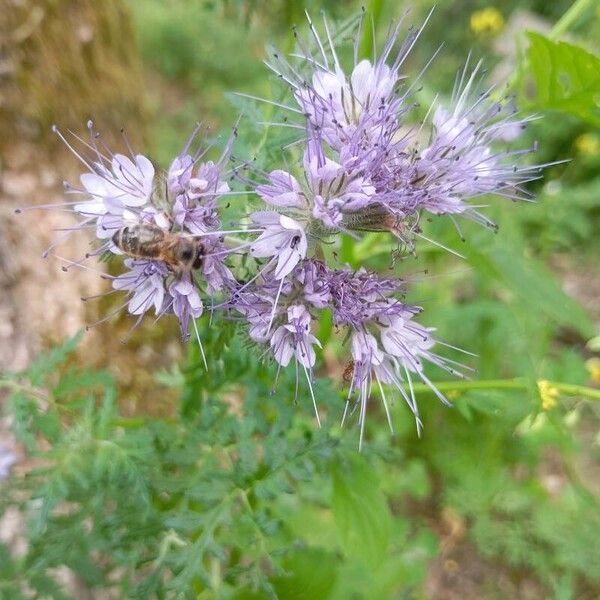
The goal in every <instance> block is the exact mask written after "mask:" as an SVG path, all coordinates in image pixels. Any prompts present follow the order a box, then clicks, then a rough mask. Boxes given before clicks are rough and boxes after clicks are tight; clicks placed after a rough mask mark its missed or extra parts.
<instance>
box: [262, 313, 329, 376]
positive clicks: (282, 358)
mask: <svg viewBox="0 0 600 600" xmlns="http://www.w3.org/2000/svg"><path fill="white" fill-rule="evenodd" d="M310 323H311V316H310V313H309V312H308V311H307V310H306V308H305V307H304V306H302V305H298V304H294V305H292V306H290V307H289V308H288V309H287V323H286V324H285V325H281V326H280V327H278V328H277V329H276V330H275V331H274V333H273V335H272V336H271V348H272V349H273V356H274V357H275V360H276V361H277V362H278V363H279V364H280V365H281V366H282V367H287V366H288V364H289V362H290V359H291V358H292V356H295V358H296V361H298V362H299V363H300V364H301V365H302V366H303V367H304V368H306V369H311V368H312V367H314V365H315V358H316V357H315V351H314V348H313V345H317V346H319V348H320V347H321V344H320V343H319V340H317V338H316V337H315V336H314V335H312V333H311V332H310Z"/></svg>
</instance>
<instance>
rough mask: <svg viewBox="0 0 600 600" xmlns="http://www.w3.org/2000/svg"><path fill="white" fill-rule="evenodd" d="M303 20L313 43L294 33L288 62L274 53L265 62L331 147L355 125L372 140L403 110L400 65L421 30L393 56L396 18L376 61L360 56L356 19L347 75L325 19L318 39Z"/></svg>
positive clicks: (338, 144)
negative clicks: (294, 44) (293, 48)
mask: <svg viewBox="0 0 600 600" xmlns="http://www.w3.org/2000/svg"><path fill="white" fill-rule="evenodd" d="M308 22H309V26H310V30H311V34H312V37H313V39H314V42H315V43H314V44H311V43H309V42H307V41H305V40H302V39H301V38H300V37H299V36H297V42H298V51H296V52H295V54H294V57H295V60H294V61H293V64H292V63H290V62H288V61H286V60H285V59H283V58H282V57H281V56H280V55H273V56H272V57H271V60H270V61H269V62H267V65H268V66H269V68H271V70H273V71H274V72H275V73H276V74H277V75H279V76H280V78H281V79H282V80H283V81H285V82H286V83H287V84H288V85H289V86H290V87H291V88H292V90H293V94H294V99H295V101H296V102H297V104H298V106H299V108H300V110H301V112H302V113H303V114H304V116H305V118H306V119H307V121H308V123H309V124H310V126H311V127H312V128H314V129H318V130H320V131H321V132H322V135H323V137H324V139H325V140H326V141H327V143H328V144H329V146H330V147H331V148H333V149H334V150H336V151H341V150H342V148H343V146H344V145H345V144H347V143H348V140H349V139H350V138H352V137H353V136H354V134H355V132H356V131H357V129H361V131H362V134H363V135H364V136H365V140H366V141H368V142H369V143H374V142H375V140H376V139H377V138H379V137H380V135H381V132H382V130H383V129H385V128H387V127H388V126H389V125H390V123H394V124H397V123H398V121H399V118H400V117H401V116H402V114H403V112H405V110H406V107H405V106H404V104H405V100H406V96H407V93H406V92H404V93H402V94H400V93H399V92H398V91H397V88H398V84H399V83H400V81H401V80H402V79H403V78H404V77H403V76H402V75H401V74H400V67H401V66H402V64H403V62H404V60H405V59H406V56H407V55H408V53H409V52H410V49H411V48H412V46H413V45H414V42H415V40H416V38H417V37H418V35H419V34H420V32H421V30H417V31H414V32H412V33H411V34H410V35H409V36H408V37H407V39H406V40H405V41H404V43H403V44H401V45H400V49H399V52H398V53H397V54H395V55H394V56H392V52H393V49H394V47H396V46H397V40H398V37H399V34H400V25H401V24H400V23H398V24H397V25H396V26H395V27H394V28H393V29H392V31H391V34H390V36H389V37H388V39H387V41H386V43H385V45H384V47H383V49H382V52H381V53H380V54H379V56H378V57H377V59H376V60H374V61H373V62H372V61H370V60H366V59H363V60H359V59H358V47H359V45H360V39H361V31H362V18H361V21H360V23H359V27H358V29H357V31H356V34H355V38H354V61H353V65H352V67H351V68H350V69H349V74H348V75H347V74H346V70H345V69H344V68H343V66H342V64H341V63H340V60H339V58H338V52H337V49H336V47H335V45H334V43H333V41H332V36H331V34H330V31H329V27H328V24H327V21H326V20H325V19H323V25H324V29H325V34H326V35H325V36H324V38H323V39H322V38H321V36H320V35H319V33H318V32H317V29H316V27H315V26H314V25H313V23H312V22H311V20H310V17H309V18H308ZM421 29H422V28H421ZM311 46H314V49H313V48H311ZM388 62H389V64H388Z"/></svg>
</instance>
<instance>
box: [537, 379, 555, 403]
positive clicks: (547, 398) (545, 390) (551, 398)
mask: <svg viewBox="0 0 600 600" xmlns="http://www.w3.org/2000/svg"><path fill="white" fill-rule="evenodd" d="M537 383H538V390H539V392H540V398H541V399H542V409H543V410H550V409H551V408H554V407H555V406H556V399H557V398H558V396H559V395H560V391H559V389H558V388H557V387H554V386H553V385H550V382H549V381H547V380H546V379H540V380H539V381H538V382H537Z"/></svg>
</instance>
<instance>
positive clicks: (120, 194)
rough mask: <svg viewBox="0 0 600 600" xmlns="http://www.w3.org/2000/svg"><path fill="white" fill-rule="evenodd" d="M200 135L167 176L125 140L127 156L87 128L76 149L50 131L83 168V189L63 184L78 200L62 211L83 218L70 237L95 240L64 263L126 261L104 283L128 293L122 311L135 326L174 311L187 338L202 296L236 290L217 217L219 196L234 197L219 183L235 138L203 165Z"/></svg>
mask: <svg viewBox="0 0 600 600" xmlns="http://www.w3.org/2000/svg"><path fill="white" fill-rule="evenodd" d="M199 130H200V128H199V127H197V128H196V129H195V130H194V132H193V134H192V136H191V137H190V139H189V140H188V142H187V143H186V145H185V147H184V149H183V150H182V152H181V153H180V154H179V156H177V157H176V158H175V159H174V160H173V162H172V163H171V166H170V167H169V169H168V171H167V172H166V173H165V172H162V171H160V170H158V169H157V168H156V167H155V166H154V165H153V163H152V162H151V161H150V160H149V159H148V158H147V157H145V156H143V155H141V154H134V153H133V151H132V150H131V147H130V145H129V143H128V141H127V138H125V142H126V146H127V148H128V151H129V156H126V155H124V154H118V153H116V154H113V153H111V151H110V150H109V149H108V148H107V147H106V146H105V144H104V143H103V142H102V140H101V138H100V135H99V134H98V133H96V132H95V130H94V127H93V124H92V123H91V122H89V123H88V131H89V141H85V140H84V139H82V138H80V137H79V136H77V135H75V134H73V139H74V141H75V142H76V143H77V144H78V147H76V146H75V145H74V144H72V143H71V142H70V141H69V140H68V139H67V138H66V137H65V136H63V135H62V133H60V132H59V131H58V130H57V129H55V131H56V132H57V134H58V135H59V137H60V138H61V139H62V140H63V141H64V142H65V144H67V146H68V147H69V149H71V151H72V152H73V153H74V154H75V155H76V156H77V158H78V159H79V160H80V161H81V162H82V164H83V165H84V166H85V167H86V169H87V172H86V173H83V174H82V175H81V177H80V181H81V185H82V187H81V188H76V187H73V186H70V185H67V186H66V191H67V193H69V194H78V195H82V196H83V199H82V200H80V201H77V202H74V203H66V204H65V205H64V206H68V207H69V208H71V209H72V210H73V212H74V213H75V215H77V216H78V217H80V219H82V220H80V222H79V224H78V225H76V226H75V227H73V228H71V229H70V230H69V233H71V232H73V231H77V230H83V229H87V228H90V227H92V228H93V229H94V230H95V233H96V238H97V240H98V242H99V243H98V246H97V248H96V249H95V250H93V251H91V252H89V253H88V255H86V257H85V258H84V259H83V260H80V261H70V260H66V262H67V263H68V265H69V267H70V266H80V267H83V268H89V267H87V266H85V264H84V263H85V261H86V260H87V259H88V258H90V257H92V256H99V255H101V254H108V255H111V254H112V255H124V256H125V260H124V262H123V264H124V266H125V268H126V269H127V270H126V271H125V272H123V273H121V274H120V275H117V276H115V277H109V279H111V280H112V287H113V290H118V291H123V292H125V293H127V295H128V299H127V301H126V303H125V304H124V305H123V307H125V306H126V307H127V311H128V312H129V313H130V314H132V315H135V316H137V317H138V319H137V321H136V323H135V325H134V327H135V326H136V325H137V324H138V323H140V321H141V319H142V318H143V316H144V315H145V314H146V313H147V312H149V311H151V310H152V311H153V312H154V313H155V315H156V316H157V318H159V317H161V316H162V315H164V314H168V313H171V314H174V315H175V316H176V317H177V319H178V321H179V324H180V327H181V333H182V336H183V338H184V339H188V338H189V335H190V331H189V325H190V320H192V322H193V320H194V319H196V318H198V317H199V316H200V315H201V314H202V311H203V301H202V299H201V296H200V291H199V290H203V291H204V292H205V293H207V294H211V295H213V294H216V293H218V292H221V291H226V290H227V289H229V288H231V289H233V287H235V278H234V277H233V274H232V273H231V271H230V270H229V268H228V266H227V265H226V259H227V257H228V255H229V254H230V253H231V252H232V249H231V248H227V247H226V245H225V235H224V233H223V232H222V229H221V216H220V208H221V206H220V205H221V202H222V200H223V198H225V197H226V196H230V195H232V194H233V193H234V192H232V191H231V189H230V187H229V184H228V183H227V182H226V181H225V180H224V169H225V163H226V161H227V160H228V159H229V152H230V147H231V144H232V141H233V137H232V138H230V140H229V142H228V144H227V146H226V149H225V151H224V152H223V154H222V156H221V158H220V159H219V161H218V162H216V163H215V162H212V161H202V158H203V157H204V155H205V153H206V150H201V149H198V150H192V146H194V145H196V141H197V138H198V133H199ZM42 208H43V207H42ZM104 277H107V276H104ZM112 314H114V313H112ZM109 316H111V315H109ZM104 320H105V319H102V321H104ZM102 321H100V322H102ZM198 341H199V340H198Z"/></svg>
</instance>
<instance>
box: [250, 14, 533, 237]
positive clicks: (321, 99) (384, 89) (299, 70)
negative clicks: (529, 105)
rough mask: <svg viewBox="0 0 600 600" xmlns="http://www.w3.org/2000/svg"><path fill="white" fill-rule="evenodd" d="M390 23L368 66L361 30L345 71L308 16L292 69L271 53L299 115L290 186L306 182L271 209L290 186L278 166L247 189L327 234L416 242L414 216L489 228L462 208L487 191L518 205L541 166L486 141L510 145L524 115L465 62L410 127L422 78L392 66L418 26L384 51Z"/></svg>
mask: <svg viewBox="0 0 600 600" xmlns="http://www.w3.org/2000/svg"><path fill="white" fill-rule="evenodd" d="M400 25H401V23H398V24H397V26H396V27H395V28H394V29H393V31H392V32H391V35H390V36H389V38H388V39H387V41H386V43H385V45H384V47H383V49H382V51H381V52H380V54H379V55H378V57H377V58H376V60H374V61H373V62H371V61H369V60H367V59H362V60H359V57H358V45H359V37H360V30H361V28H362V23H361V26H360V27H359V32H358V34H357V36H356V39H355V44H354V48H355V52H354V64H353V65H352V67H351V68H350V69H349V70H348V71H345V70H344V68H343V67H342V65H341V63H340V60H339V58H338V52H337V50H336V46H335V44H334V42H333V39H332V35H331V33H330V30H329V27H328V24H327V22H326V21H325V20H324V29H325V32H326V36H325V39H324V40H322V39H321V37H320V36H319V34H318V33H317V30H316V28H315V26H314V25H313V23H312V22H310V21H309V26H310V32H311V34H312V38H313V42H314V43H313V44H310V43H309V41H306V40H302V39H301V38H300V37H299V36H297V40H298V46H299V50H298V51H297V52H296V53H295V54H294V55H293V56H294V58H295V59H294V60H293V62H288V61H286V60H285V59H284V58H282V57H281V56H280V55H278V54H275V55H273V56H272V57H271V60H270V62H269V63H268V65H269V66H270V68H271V69H272V70H273V71H274V72H275V73H277V75H278V76H279V77H280V79H281V80H282V81H284V82H286V83H287V85H288V86H289V87H290V89H291V91H292V98H293V103H292V104H291V105H290V106H287V107H285V105H284V107H285V108H287V109H288V110H289V111H290V113H291V114H292V115H301V117H302V123H301V125H302V127H303V128H305V130H306V132H307V134H306V135H307V140H306V151H305V155H304V162H303V169H302V174H301V176H300V177H299V178H298V179H299V180H301V181H306V182H307V184H308V185H307V187H306V189H305V190H303V192H304V196H305V197H304V198H303V202H302V203H301V204H299V203H298V202H295V203H293V204H281V202H280V200H281V198H282V195H284V196H285V197H286V202H287V201H288V200H287V196H288V195H289V194H290V193H294V194H296V197H297V195H298V194H300V193H301V190H300V189H299V186H298V183H297V179H294V177H293V175H292V174H290V173H286V172H283V171H281V170H277V171H273V172H272V173H270V174H269V175H268V179H269V185H267V186H263V187H259V188H258V192H259V193H260V194H261V195H262V197H263V198H264V199H265V201H267V202H268V203H270V204H275V205H278V206H285V207H294V208H295V209H300V210H304V211H305V214H306V216H305V219H306V220H307V221H308V222H309V227H314V221H315V220H319V221H321V222H322V223H323V225H324V226H325V227H327V228H332V229H338V230H344V229H346V230H351V231H352V230H376V231H379V230H387V231H391V232H392V233H393V234H395V235H396V236H397V237H399V238H400V239H402V240H403V241H404V242H406V243H410V242H411V239H412V238H413V237H415V236H417V237H418V236H419V235H420V230H419V228H418V223H419V218H418V217H419V215H420V214H421V213H423V212H427V213H430V214H433V215H449V216H450V217H453V216H455V215H459V216H464V217H468V218H471V219H474V220H476V221H478V222H480V223H482V224H484V225H487V226H490V227H495V225H494V224H493V223H492V222H491V221H490V220H489V219H488V218H487V217H485V216H484V215H483V214H482V213H481V212H479V211H478V208H480V207H478V206H477V205H474V204H473V203H472V202H471V201H472V200H474V199H477V198H479V197H480V196H482V195H484V194H490V193H493V194H497V195H499V196H504V197H506V198H510V199H515V200H516V199H527V198H528V193H527V192H526V191H525V190H524V189H523V187H522V186H523V184H524V183H526V182H528V181H530V180H532V179H535V178H537V177H538V176H539V171H540V168H541V167H540V166H539V165H535V166H521V165H518V164H516V162H515V161H516V159H517V158H518V157H519V156H520V155H522V154H524V153H528V152H532V151H533V150H534V148H519V149H515V150H506V149H505V150H497V149H495V144H497V143H502V145H503V146H506V144H507V143H509V142H512V141H514V140H515V139H516V138H518V137H519V134H520V133H521V131H522V130H523V128H524V127H525V125H526V123H527V122H528V121H529V120H530V118H521V117H519V116H518V115H517V112H516V109H515V108H514V106H513V103H512V101H511V100H510V98H496V97H495V96H496V94H495V91H494V89H493V88H487V89H485V88H483V87H482V69H481V63H478V64H476V65H475V66H474V67H473V68H472V69H471V68H470V67H469V62H468V61H467V64H466V65H465V67H464V69H462V71H461V72H460V73H459V74H458V76H457V80H456V84H455V89H454V93H453V96H452V98H451V99H450V102H449V104H448V105H443V104H442V103H438V102H437V101H436V102H434V104H433V105H432V106H431V107H429V110H428V113H427V114H428V117H429V116H430V117H431V118H427V119H426V120H425V121H423V122H422V123H421V125H420V126H412V125H411V123H413V122H415V121H416V120H417V119H415V118H414V117H413V118H411V113H413V111H414V109H416V108H417V106H418V105H417V104H416V103H415V102H414V101H413V96H414V90H415V86H416V84H417V83H418V80H419V78H420V76H421V75H419V77H417V78H416V79H415V80H414V81H412V82H410V81H409V80H408V78H407V76H406V75H404V74H403V73H402V71H401V67H402V65H403V64H404V62H405V60H406V57H407V55H408V53H409V52H410V50H411V48H412V47H413V45H414V44H415V42H416V41H417V39H418V37H419V35H420V33H421V31H422V29H423V28H420V29H418V30H414V31H411V32H410V33H409V35H408V36H407V38H406V39H405V40H404V42H403V43H401V44H400V45H399V50H397V51H394V48H396V47H397V46H398V37H399V31H400ZM428 123H429V126H428V125H427V124H428ZM427 129H428V130H429V131H427Z"/></svg>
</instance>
